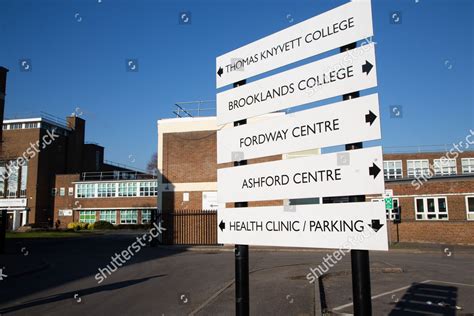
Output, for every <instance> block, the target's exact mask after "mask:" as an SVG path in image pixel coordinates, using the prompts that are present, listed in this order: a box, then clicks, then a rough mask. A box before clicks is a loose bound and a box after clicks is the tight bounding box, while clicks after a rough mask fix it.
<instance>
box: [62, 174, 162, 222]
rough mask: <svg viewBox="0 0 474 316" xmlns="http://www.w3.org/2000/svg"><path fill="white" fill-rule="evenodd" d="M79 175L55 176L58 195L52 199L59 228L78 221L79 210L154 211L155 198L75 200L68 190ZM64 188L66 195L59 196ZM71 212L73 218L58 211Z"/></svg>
mask: <svg viewBox="0 0 474 316" xmlns="http://www.w3.org/2000/svg"><path fill="white" fill-rule="evenodd" d="M79 179H80V175H79V174H72V175H70V174H65V175H57V176H56V188H57V190H58V195H56V197H55V198H54V221H55V222H56V220H58V219H59V220H60V221H61V226H60V227H61V228H65V227H67V224H68V223H71V222H77V221H79V210H80V209H86V210H90V209H110V210H117V208H130V209H134V208H149V209H156V201H157V197H156V196H137V197H109V198H87V199H85V198H81V199H76V198H75V191H74V195H72V196H69V195H68V188H69V187H72V188H74V184H73V183H72V182H75V181H79ZM61 187H64V188H65V191H66V194H65V196H60V195H59V191H60V188H61ZM64 209H67V210H72V209H75V211H74V212H73V216H66V217H65V216H61V217H60V216H59V210H64ZM99 218H100V212H97V213H96V219H97V220H99ZM117 223H119V212H117ZM138 223H141V212H138Z"/></svg>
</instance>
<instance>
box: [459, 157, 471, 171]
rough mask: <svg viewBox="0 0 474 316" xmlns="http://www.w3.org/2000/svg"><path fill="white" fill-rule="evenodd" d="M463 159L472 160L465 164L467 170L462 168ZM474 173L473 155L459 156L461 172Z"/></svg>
mask: <svg viewBox="0 0 474 316" xmlns="http://www.w3.org/2000/svg"><path fill="white" fill-rule="evenodd" d="M464 161H468V162H469V161H472V162H470V163H469V164H468V165H467V170H468V171H466V170H465V169H464V165H463V162H464ZM472 173H474V157H465V158H461V174H472Z"/></svg>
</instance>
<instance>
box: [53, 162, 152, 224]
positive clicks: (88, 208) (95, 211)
mask: <svg viewBox="0 0 474 316" xmlns="http://www.w3.org/2000/svg"><path fill="white" fill-rule="evenodd" d="M156 184H157V182H156V176H153V175H149V174H145V173H141V172H135V171H109V172H84V173H82V174H63V175H57V176H56V187H55V188H54V189H53V191H54V196H55V198H54V221H55V223H56V222H57V221H58V220H59V224H60V225H59V226H60V227H61V228H65V227H67V224H68V223H71V222H85V223H94V222H96V221H99V220H102V221H108V222H110V223H112V224H114V225H137V224H149V223H150V220H151V216H152V211H153V210H156V203H157V187H156Z"/></svg>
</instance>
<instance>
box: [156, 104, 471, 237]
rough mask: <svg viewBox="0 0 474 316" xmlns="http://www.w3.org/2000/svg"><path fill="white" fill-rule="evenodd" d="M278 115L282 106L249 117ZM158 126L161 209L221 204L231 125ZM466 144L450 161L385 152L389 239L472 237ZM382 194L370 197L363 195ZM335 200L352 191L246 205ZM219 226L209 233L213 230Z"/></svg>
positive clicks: (182, 122)
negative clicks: (222, 135)
mask: <svg viewBox="0 0 474 316" xmlns="http://www.w3.org/2000/svg"><path fill="white" fill-rule="evenodd" d="M276 115H284V113H272V114H269V115H266V116H262V117H259V118H253V119H250V120H249V123H251V122H252V121H254V120H260V119H266V118H270V117H272V116H276ZM157 125H158V170H159V173H158V174H159V178H158V192H159V193H158V195H159V196H160V198H159V209H160V210H162V212H164V213H167V212H175V213H176V212H180V211H185V210H204V211H206V210H213V211H215V210H217V208H218V206H219V204H218V203H217V169H218V168H223V167H230V166H231V165H232V163H226V164H217V161H216V160H217V158H216V157H217V154H216V132H217V130H218V128H227V126H224V127H218V126H217V124H216V118H215V117H185V118H170V119H162V120H159V121H158V123H157ZM461 151H462V150H461ZM461 151H459V152H456V155H455V156H453V155H450V157H452V159H448V160H446V159H444V158H442V157H443V156H445V155H446V152H442V151H440V152H418V153H410V152H407V153H399V154H394V153H384V166H383V167H384V168H383V169H384V176H385V187H386V189H389V190H390V189H391V190H393V200H394V209H393V210H390V211H387V218H388V219H389V228H390V230H389V236H390V239H391V241H392V242H396V241H399V242H436V243H455V244H474V151H465V150H464V151H462V152H461ZM315 154H320V151H319V150H317V149H315V150H312V151H308V152H300V153H292V154H284V155H276V156H272V157H265V158H259V159H252V160H249V161H248V164H252V163H261V162H265V161H271V160H279V159H290V158H294V157H299V156H306V155H315ZM430 175H431V176H430ZM423 176H424V178H423ZM424 179H426V181H425V180H424ZM420 180H421V183H422V184H420ZM381 198H382V196H367V197H366V200H367V201H372V200H373V201H375V200H379V199H381ZM334 202H348V198H325V197H318V196H315V197H314V198H313V199H299V200H291V201H281V200H280V201H261V202H251V203H249V206H263V205H282V204H284V203H288V204H298V203H304V204H308V203H334ZM206 227H207V226H206V225H202V226H200V228H199V230H200V233H201V234H207V233H206V232H203V230H206V229H207V228H206ZM214 229H215V227H212V229H211V231H210V232H208V234H215V232H214Z"/></svg>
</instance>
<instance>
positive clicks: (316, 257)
mask: <svg viewBox="0 0 474 316" xmlns="http://www.w3.org/2000/svg"><path fill="white" fill-rule="evenodd" d="M9 241H10V242H9V244H8V246H7V254H6V255H3V256H1V257H0V268H1V267H4V268H3V269H4V273H5V274H7V275H8V274H9V273H11V274H10V276H8V277H4V278H3V280H1V281H0V313H1V314H2V315H189V314H195V315H233V314H235V308H234V304H235V303H234V284H233V278H234V254H233V252H232V251H217V250H216V251H214V250H208V251H184V250H181V249H167V248H162V247H159V248H149V247H146V248H143V249H141V250H140V251H139V252H138V253H137V254H136V255H134V256H133V257H132V258H131V259H130V260H129V261H127V262H126V263H125V264H124V265H123V266H122V267H120V268H118V269H117V270H116V271H115V272H113V273H112V274H111V275H108V276H107V279H106V280H105V281H104V282H102V283H100V284H99V283H98V281H97V280H96V278H95V275H96V274H97V273H98V269H99V268H103V267H105V266H106V265H110V261H111V258H110V257H111V256H113V255H114V253H116V252H117V253H118V252H120V251H122V250H124V249H127V247H128V246H130V245H131V244H132V243H133V242H134V241H135V236H134V235H133V234H126V233H125V234H123V233H122V234H119V235H104V236H95V237H84V238H73V239H50V240H9ZM26 253H27V255H25V254H26ZM327 253H331V251H329V250H328V251H318V252H308V251H299V252H295V251H291V252H289V251H251V253H250V270H251V274H250V284H251V285H250V287H251V288H250V295H251V298H250V300H251V314H253V315H267V314H270V315H315V314H317V312H319V305H320V304H321V302H320V300H319V297H320V292H319V291H320V288H319V286H317V284H310V283H309V282H308V280H307V279H306V275H307V274H308V273H309V268H311V267H316V266H317V265H319V264H321V262H322V261H323V257H324V256H325V255H326V254H327ZM449 254H450V251H443V248H439V249H436V248H435V249H433V250H431V251H430V253H416V252H414V251H412V250H410V251H391V252H389V253H380V252H371V267H372V269H373V272H372V275H371V276H372V279H371V280H372V295H373V296H377V297H375V298H374V299H373V307H374V315H389V314H390V315H407V314H408V315H422V314H426V313H438V314H440V315H463V314H466V315H468V314H469V313H474V303H473V300H472V297H474V264H473V262H474V260H473V259H474V253H473V252H470V251H463V252H461V253H458V252H456V251H454V250H453V253H452V254H451V255H449ZM35 266H38V267H39V268H38V269H36V270H35V269H34V267H35ZM27 268H33V269H32V270H31V272H30V273H26V274H22V273H17V272H21V271H15V270H18V269H27ZM387 268H389V269H387ZM394 268H397V269H394ZM398 268H401V269H402V270H403V271H402V270H400V269H398ZM387 271H391V272H387ZM328 273H329V274H328V275H327V277H325V278H324V279H323V285H324V286H323V287H322V289H323V294H324V295H323V296H324V298H325V300H324V301H323V305H324V306H326V307H327V308H328V309H329V310H334V311H337V312H340V313H351V312H352V305H351V303H352V299H351V279H350V259H349V258H348V257H346V258H344V259H343V260H342V261H340V262H339V263H337V264H336V265H335V266H334V267H333V268H331V269H330V271H329V272H328ZM316 283H317V282H316ZM456 308H458V309H456Z"/></svg>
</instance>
